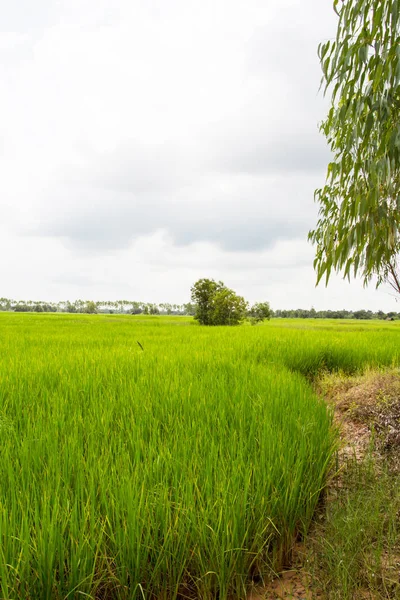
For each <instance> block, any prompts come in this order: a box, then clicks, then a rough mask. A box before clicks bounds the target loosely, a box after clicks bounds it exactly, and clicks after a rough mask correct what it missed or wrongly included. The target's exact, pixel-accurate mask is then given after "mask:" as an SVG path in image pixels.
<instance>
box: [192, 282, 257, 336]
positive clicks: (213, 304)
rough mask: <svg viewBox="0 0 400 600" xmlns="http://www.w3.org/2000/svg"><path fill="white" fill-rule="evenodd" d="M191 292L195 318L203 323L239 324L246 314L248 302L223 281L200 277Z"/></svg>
mask: <svg viewBox="0 0 400 600" xmlns="http://www.w3.org/2000/svg"><path fill="white" fill-rule="evenodd" d="M191 294H192V302H194V303H195V305H196V307H195V314H194V318H195V319H196V320H197V321H198V322H199V323H200V324H201V325H238V324H239V323H240V322H241V321H243V320H244V318H245V316H246V310H247V302H246V301H245V300H244V298H242V296H238V295H237V294H235V292H234V291H233V290H230V289H229V288H227V287H226V286H225V285H224V284H223V282H222V281H218V282H217V281H214V279H199V280H198V281H197V282H196V283H195V284H194V285H193V287H192V288H191Z"/></svg>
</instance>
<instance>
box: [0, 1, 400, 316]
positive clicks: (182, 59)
mask: <svg viewBox="0 0 400 600" xmlns="http://www.w3.org/2000/svg"><path fill="white" fill-rule="evenodd" d="M336 19H337V17H336V15H335V13H334V11H333V9H332V1H331V0H303V1H302V2H299V1H298V0H246V2H243V1H242V0H241V1H238V0H229V1H228V0H201V2H200V1H199V0H168V1H166V0H146V1H145V0H35V2H32V0H15V1H14V2H6V1H5V0H0V114H1V116H2V118H1V119H0V215H1V217H0V296H3V297H8V298H14V299H25V300H48V301H59V300H66V299H69V300H75V299H78V298H82V299H94V300H105V299H108V300H116V299H127V300H137V301H147V302H173V303H183V302H187V301H189V300H190V287H191V285H192V284H193V283H194V282H195V281H196V280H197V279H199V278H202V277H209V278H214V279H218V280H222V281H224V283H225V284H226V285H227V286H228V287H230V288H233V289H234V290H235V291H236V292H237V293H239V294H241V295H243V296H244V297H245V298H246V299H247V300H249V301H250V302H255V301H266V300H267V301H269V302H270V303H271V305H272V308H275V309H277V308H297V307H303V308H310V307H311V306H314V307H315V308H316V309H328V308H330V309H339V308H348V309H357V308H361V307H363V308H370V309H372V310H378V309H382V310H387V311H389V310H397V311H398V310H400V309H399V308H398V305H397V304H396V300H395V298H394V297H393V296H392V295H391V294H390V291H389V290H388V289H383V288H380V289H379V290H375V288H374V286H373V285H371V286H370V287H369V288H368V289H365V288H363V286H362V283H361V282H360V281H353V282H351V283H348V282H347V281H343V280H342V279H341V277H333V278H332V280H331V282H330V284H329V286H328V287H327V288H326V287H325V286H324V285H320V286H318V287H317V288H316V287H315V282H316V276H315V272H314V270H313V266H312V263H313V258H314V249H313V247H312V246H311V245H310V244H309V243H308V241H307V233H308V231H309V230H310V229H312V228H314V227H315V224H316V221H317V214H318V207H317V206H316V204H315V202H314V190H315V189H316V188H318V187H321V186H322V185H323V184H324V181H325V172H326V166H327V164H328V162H329V158H330V154H329V150H328V148H327V146H326V143H325V140H324V138H323V136H322V135H321V134H320V133H319V130H318V124H319V123H320V122H321V120H322V119H323V118H324V117H325V114H326V112H327V110H328V106H329V102H328V100H327V99H326V98H324V97H323V94H322V92H319V84H320V79H321V70H320V65H319V61H318V56H317V46H318V44H319V43H320V42H321V41H326V40H327V39H329V38H332V37H334V36H335V32H336Z"/></svg>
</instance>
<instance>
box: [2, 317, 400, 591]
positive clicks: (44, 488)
mask: <svg viewBox="0 0 400 600" xmlns="http://www.w3.org/2000/svg"><path fill="white" fill-rule="evenodd" d="M388 331H390V334H388ZM399 333H400V329H398V328H397V329H395V328H393V329H392V330H389V329H388V328H385V327H384V326H382V327H377V326H375V325H373V326H372V327H371V329H370V330H365V329H364V330H363V329H360V330H359V329H357V328H355V329H354V331H353V330H351V331H349V330H345V329H343V330H340V326H336V327H333V326H331V324H329V323H328V324H327V326H326V327H325V328H323V327H321V326H320V325H319V326H318V327H315V328H314V327H311V326H310V328H309V329H299V328H297V326H296V325H295V324H292V326H291V325H290V323H288V322H282V323H280V322H276V321H272V322H271V323H268V324H266V325H263V326H260V327H240V328H224V327H217V328H212V330H211V329H208V328H202V327H199V326H196V325H193V321H192V320H191V319H185V318H171V317H167V318H162V317H146V318H143V317H139V318H138V317H131V316H126V317H124V316H121V315H118V316H115V317H112V316H99V315H95V316H86V315H77V316H70V315H58V314H50V315H48V314H44V315H29V314H23V315H17V314H1V313H0V356H1V358H0V453H1V456H0V458H1V460H0V482H1V484H0V582H1V587H0V589H1V597H2V598H4V599H5V600H11V599H13V600H15V599H17V598H24V599H27V600H30V599H32V600H33V599H37V598H44V599H53V598H55V599H59V598H60V599H61V598H80V597H82V595H83V596H86V597H89V598H90V597H91V598H96V597H99V598H100V597H103V598H118V599H121V600H127V599H136V598H137V599H139V598H141V599H142V600H143V599H144V598H145V599H153V598H154V599H156V598H157V599H162V598H164V599H167V598H168V599H171V598H183V597H201V598H204V599H207V598H210V599H211V598H216V597H218V598H220V599H221V600H223V599H225V598H228V597H229V598H231V597H238V598H241V597H244V595H245V590H246V587H247V586H248V585H249V584H250V583H251V581H252V580H260V579H263V578H265V577H268V576H269V574H270V573H271V572H272V571H276V570H277V569H279V568H281V567H282V565H283V564H284V563H285V561H286V560H287V559H288V557H289V556H290V551H291V547H292V544H293V541H294V540H295V539H296V538H298V537H299V536H303V535H305V533H306V532H307V530H308V528H309V525H310V522H311V520H312V518H313V514H314V511H315V507H316V505H317V503H318V500H319V497H320V494H321V492H322V490H323V489H324V486H325V484H326V478H327V473H328V471H329V467H330V464H331V459H332V456H333V453H334V451H335V448H336V439H337V437H336V432H335V430H334V429H333V428H332V415H331V414H330V413H329V411H328V409H327V407H326V405H325V404H324V403H323V402H322V401H321V400H320V399H318V398H317V396H316V395H315V393H314V392H313V390H312V388H311V386H310V384H309V383H308V382H307V380H306V378H305V377H304V375H306V376H314V374H315V372H316V371H318V370H320V369H331V370H335V369H341V370H343V371H348V372H351V371H352V370H357V369H361V368H363V367H365V366H366V365H367V364H368V363H372V364H375V363H379V364H389V363H393V362H396V361H397V360H398V350H397V348H399V344H398V337H399ZM371 340H372V341H371ZM138 342H139V343H140V345H139V344H138Z"/></svg>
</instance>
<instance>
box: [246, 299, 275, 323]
mask: <svg viewBox="0 0 400 600" xmlns="http://www.w3.org/2000/svg"><path fill="white" fill-rule="evenodd" d="M248 316H249V319H250V321H251V323H253V324H256V323H261V322H262V321H264V320H265V319H268V320H269V319H270V318H271V307H270V305H269V303H268V302H256V304H254V305H253V306H252V307H251V309H250V310H249V312H248Z"/></svg>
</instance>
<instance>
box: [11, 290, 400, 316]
mask: <svg viewBox="0 0 400 600" xmlns="http://www.w3.org/2000/svg"><path fill="white" fill-rule="evenodd" d="M225 298H228V299H229V295H227V294H226V293H225ZM220 300H222V298H220ZM197 307H198V305H197V304H196V303H195V302H187V303H185V304H170V303H168V302H163V303H160V304H156V303H152V302H136V301H130V300H110V301H98V302H95V301H93V300H75V301H73V302H70V301H69V300H66V301H62V302H44V301H38V300H12V299H9V298H0V311H12V312H38V313H41V312H53V313H55V312H58V313H86V314H96V313H100V314H131V315H140V314H142V315H143V314H144V315H176V316H179V315H181V316H194V315H195V314H196V310H197ZM257 307H258V309H259V312H258V313H257ZM260 307H261V308H262V307H264V309H265V306H264V305H263V304H258V305H257V304H256V305H254V306H253V307H252V308H251V309H248V310H247V317H248V318H250V319H252V318H253V319H255V320H256V321H257V319H260V316H259V313H260ZM220 312H221V310H220ZM269 316H270V317H271V318H276V319H279V318H281V319H366V320H371V319H381V320H385V319H394V320H397V319H400V312H395V311H390V312H384V311H382V310H378V311H376V312H373V311H371V310H355V311H350V310H345V309H343V310H315V309H314V308H311V309H304V308H296V309H290V310H279V309H278V310H270V315H269Z"/></svg>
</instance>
